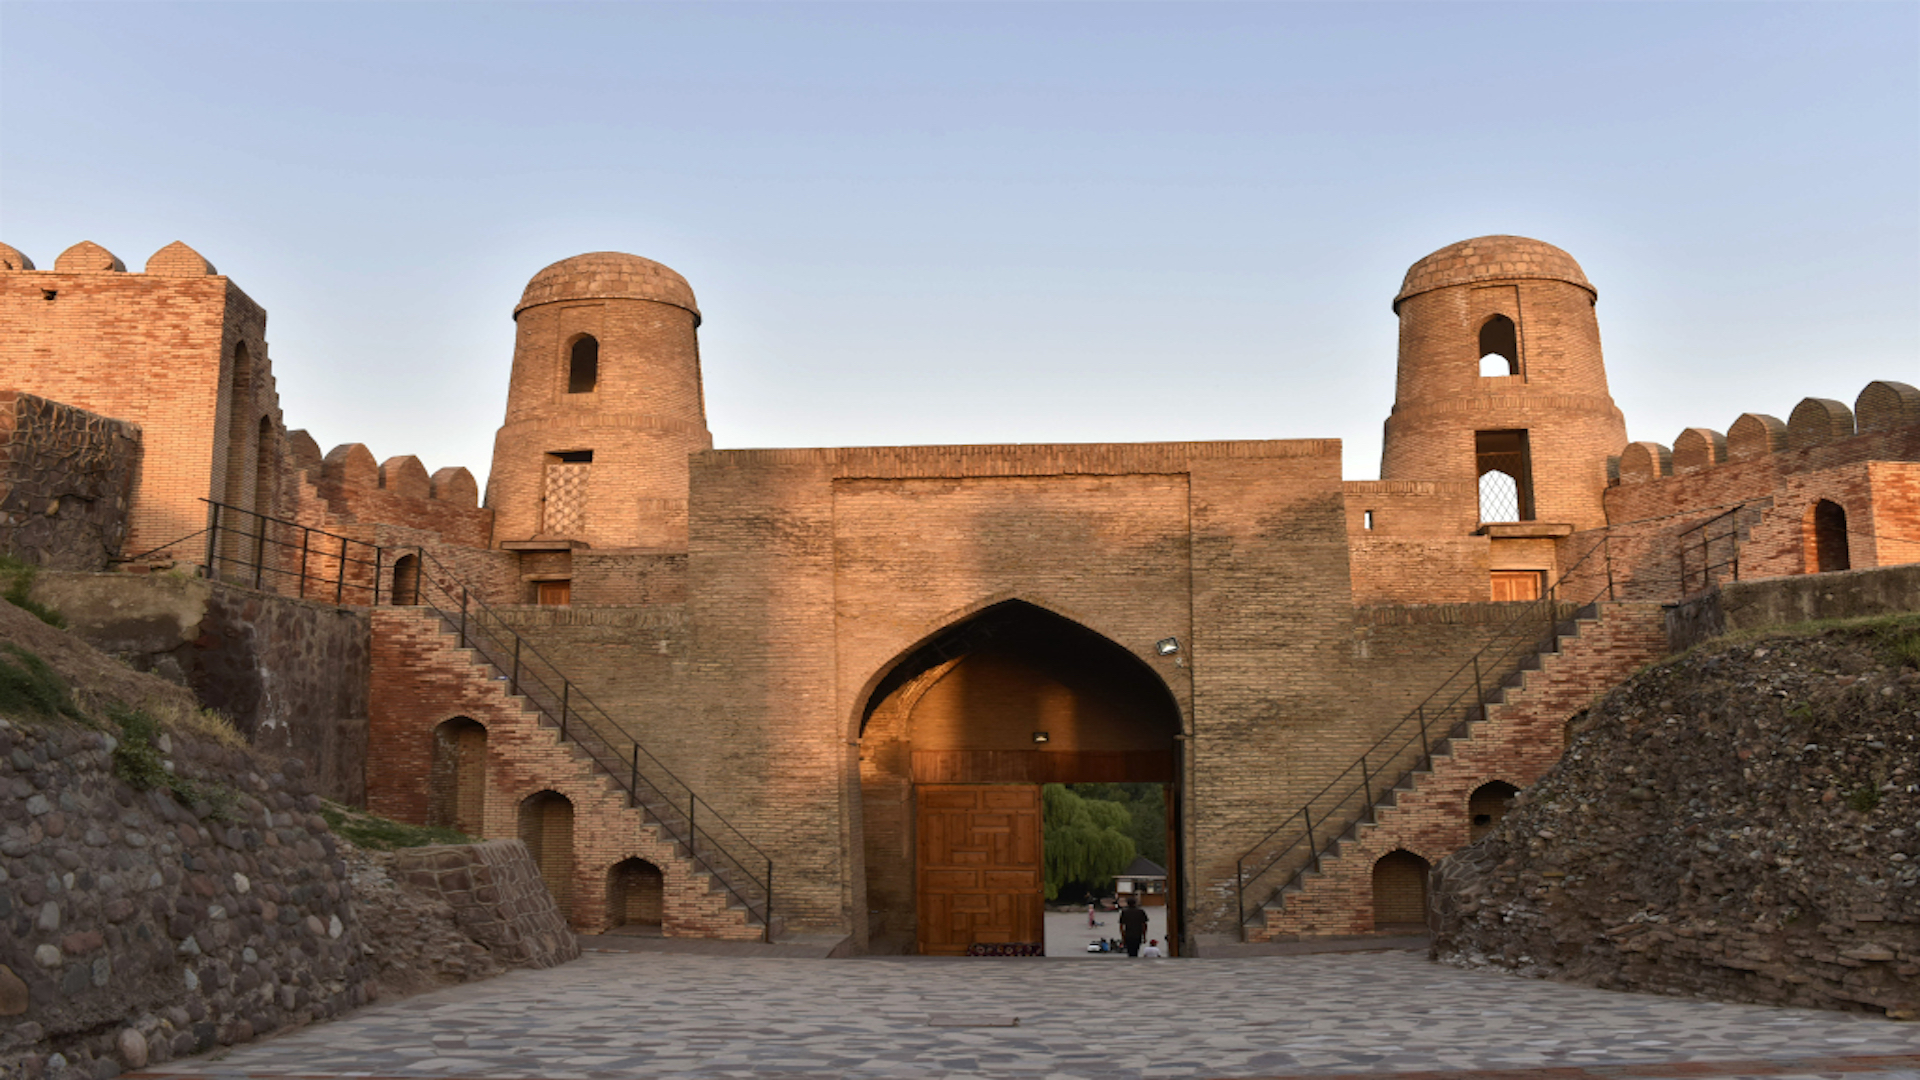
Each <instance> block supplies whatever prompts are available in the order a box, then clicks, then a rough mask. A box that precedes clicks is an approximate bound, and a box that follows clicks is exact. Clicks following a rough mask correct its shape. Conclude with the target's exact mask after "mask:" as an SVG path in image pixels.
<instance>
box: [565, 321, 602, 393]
mask: <svg viewBox="0 0 1920 1080" xmlns="http://www.w3.org/2000/svg"><path fill="white" fill-rule="evenodd" d="M599 384H600V342H599V340H598V339H597V338H595V337H594V336H593V335H592V334H583V335H581V337H580V340H578V341H576V342H574V343H573V349H572V351H571V352H570V353H569V355H568V357H567V393H569V394H590V393H592V392H593V389H594V387H596V386H598V385H599Z"/></svg>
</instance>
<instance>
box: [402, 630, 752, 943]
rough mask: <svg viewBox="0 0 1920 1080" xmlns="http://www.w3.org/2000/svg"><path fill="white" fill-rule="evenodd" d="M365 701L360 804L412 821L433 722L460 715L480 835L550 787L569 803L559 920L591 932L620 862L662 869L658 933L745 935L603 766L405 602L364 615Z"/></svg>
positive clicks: (421, 817) (505, 831)
mask: <svg viewBox="0 0 1920 1080" xmlns="http://www.w3.org/2000/svg"><path fill="white" fill-rule="evenodd" d="M372 617H373V655H374V677H373V708H372V710H371V716H370V717H369V721H368V744H369V755H368V765H367V787H368V800H367V802H368V808H369V809H371V810H372V811H373V812H375V813H377V814H382V815H385V816H388V817H393V818H396V819H399V820H402V821H410V822H418V823H424V822H425V821H426V820H427V817H428V814H429V813H430V809H431V808H430V805H429V804H430V793H429V791H428V789H427V787H426V785H425V784H423V783H421V780H422V778H425V777H427V776H429V775H431V774H432V772H433V752H434V743H435V738H434V733H435V729H436V728H437V727H438V725H439V724H441V723H442V722H444V721H446V720H449V719H453V718H455V717H466V718H468V719H470V720H472V721H474V722H476V723H478V724H480V725H481V726H482V727H484V728H485V729H486V733H487V734H486V739H487V741H486V746H487V751H486V753H487V777H486V795H485V806H484V809H483V812H482V821H483V826H482V830H481V832H482V835H483V836H484V837H486V838H488V839H517V838H519V837H520V836H521V821H522V814H521V811H522V807H523V805H524V804H525V803H526V801H527V799H528V798H529V797H530V796H535V795H539V794H540V793H542V792H553V793H555V794H557V795H559V796H562V797H564V798H565V799H566V800H567V801H568V803H570V804H571V806H572V810H573V828H572V837H571V848H572V851H571V856H572V858H571V863H572V867H573V871H572V881H571V887H570V888H569V889H567V890H566V892H567V893H568V894H569V895H568V897H567V900H568V903H567V904H566V905H565V906H566V910H565V914H566V916H567V918H568V921H569V923H570V924H571V925H572V926H573V927H574V928H575V929H577V930H580V931H582V932H585V933H597V932H599V931H601V930H603V929H605V928H606V927H607V926H608V925H609V923H610V921H611V920H610V917H609V913H608V911H607V897H608V887H609V878H610V872H611V871H612V869H613V867H614V866H615V865H616V864H618V863H620V862H622V861H624V860H626V859H630V858H639V859H644V860H646V861H648V862H650V863H652V864H653V865H655V866H657V867H659V868H661V870H662V872H663V874H664V910H665V915H664V928H665V932H666V933H667V934H668V935H669V936H686V937H721V938H735V939H741V940H752V939H755V938H757V937H759V935H760V932H761V931H760V929H759V928H758V927H756V926H749V925H748V924H747V923H746V920H745V918H744V916H743V914H742V912H741V909H739V908H737V907H728V906H727V904H726V901H725V898H724V896H723V895H722V894H720V893H717V892H715V891H713V890H712V889H711V888H710V879H709V877H708V875H706V874H705V873H703V872H702V871H701V870H700V869H699V868H698V867H697V866H695V865H693V864H691V863H690V862H689V861H688V860H687V859H686V858H684V857H683V856H682V855H681V853H680V852H679V851H677V850H676V848H675V846H674V845H673V844H672V843H670V842H667V841H665V840H663V839H662V838H661V837H660V835H659V834H658V833H657V831H656V826H653V825H651V824H649V823H648V822H647V820H646V819H645V817H644V815H643V814H642V813H641V812H640V811H637V810H634V809H631V808H630V807H628V805H627V796H626V793H625V792H624V791H619V790H616V789H615V788H614V787H613V785H612V784H611V783H610V782H609V780H608V778H607V776H606V775H605V774H604V773H601V772H598V771H596V769H595V767H594V765H593V764H592V762H591V760H590V759H588V758H587V757H586V756H585V755H584V754H583V753H582V751H581V750H580V749H579V748H578V747H577V746H576V745H574V744H572V743H563V742H561V741H560V739H559V737H558V732H557V731H556V730H555V729H553V728H551V727H545V726H543V725H542V724H541V723H540V722H539V719H538V716H537V714H535V713H533V712H531V711H530V710H528V709H527V708H526V707H525V706H524V705H523V704H522V703H521V701H520V700H519V699H517V698H514V697H511V696H509V694H508V692H507V685H506V683H505V682H504V681H501V680H498V679H495V678H494V677H493V676H492V673H491V670H490V669H488V668H486V667H484V666H483V665H479V664H476V663H474V662H473V660H472V657H471V654H470V653H469V652H467V651H466V650H463V649H460V648H458V647H457V646H458V642H457V641H456V640H455V639H454V637H453V636H452V635H450V634H444V633H442V632H441V631H440V628H439V625H438V622H437V620H434V619H432V618H430V617H427V616H425V615H422V614H421V613H419V612H417V611H414V610H411V609H407V608H380V609H375V610H374V612H373V616H372Z"/></svg>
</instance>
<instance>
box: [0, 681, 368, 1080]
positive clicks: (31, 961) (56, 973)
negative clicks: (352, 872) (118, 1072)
mask: <svg viewBox="0 0 1920 1080" xmlns="http://www.w3.org/2000/svg"><path fill="white" fill-rule="evenodd" d="M116 746H117V744H116V742H115V741H114V740H113V738H111V737H110V736H108V735H107V734H105V733H103V732H101V731H96V730H90V729H87V728H84V727H81V726H78V725H72V724H44V723H38V722H26V721H21V720H18V719H15V720H10V721H0V787H4V790H5V791H6V794H7V796H8V797H7V798H4V799H0V922H3V923H4V925H5V927H6V933H5V934H0V1018H4V1019H0V1023H4V1024H5V1025H6V1026H5V1027H0V1071H3V1072H4V1073H5V1074H6V1075H10V1076H19V1075H32V1076H46V1077H49V1078H53V1080H65V1078H68V1077H78V1076H92V1077H98V1076H102V1075H107V1076H110V1075H112V1074H113V1072H114V1071H115V1069H117V1068H129V1069H131V1068H138V1067H140V1066H143V1065H146V1064H149V1063H154V1062H163V1061H167V1060H169V1059H171V1058H174V1057H177V1056H180V1055H183V1054H191V1053H197V1052H200V1051H204V1050H207V1049H210V1048H212V1047H213V1046H215V1045H216V1044H227V1043H235V1042H245V1041H247V1040H249V1039H252V1038H255V1037H257V1036H260V1035H264V1034H266V1033H267V1032H270V1031H274V1030H277V1029H280V1028H286V1027H294V1026H298V1025H301V1024H305V1023H309V1022H312V1021H315V1020H320V1019H324V1018H327V1017H331V1016H336V1015H338V1014H339V1013H341V1012H342V1011H344V1010H346V1009H348V1008H351V1007H353V1006H355V1005H359V1004H361V1003H362V1002H363V1001H365V1000H366V997H367V994H366V986H365V983H366V979H367V974H368V969H367V967H366V964H365V958H364V950H363V947H362V944H363V943H362V938H361V933H360V929H359V927H358V925H357V922H356V920H355V917H354V912H353V908H352V905H351V903H350V892H351V890H350V886H349V884H348V881H347V872H346V867H345V864H344V863H343V862H342V861H341V860H340V859H339V858H338V857H337V853H336V845H335V841H334V838H333V836H332V834H331V833H329V832H328V830H327V826H326V823H325V822H324V821H323V820H322V819H321V817H320V815H319V814H318V813H316V811H317V810H318V809H319V807H320V800H319V797H318V796H317V795H314V794H313V793H312V792H311V791H310V790H309V788H308V783H307V779H306V776H305V770H304V768H303V767H302V766H301V764H300V762H299V761H298V760H297V759H292V760H289V761H287V762H286V763H285V765H284V766H274V765H272V764H270V763H269V762H268V761H267V759H266V758H264V757H262V756H259V755H255V754H253V753H251V752H249V751H247V750H245V749H237V748H231V747H224V746H220V745H218V744H215V743H199V742H192V741H188V740H186V739H184V738H182V737H181V736H178V735H166V736H162V737H161V738H160V739H159V740H157V743H156V748H157V749H158V750H159V752H160V753H161V754H162V756H163V760H165V761H167V762H169V763H170V764H171V766H172V768H173V770H174V774H175V775H176V776H179V777H183V778H187V779H190V780H192V781H193V782H194V783H196V784H198V785H199V786H200V790H201V791H202V792H203V793H205V797H204V798H201V799H198V800H196V801H195V802H194V804H193V805H192V806H191V807H188V806H184V805H182V804H181V803H180V802H178V801H177V800H176V799H175V797H174V795H173V794H172V793H170V792H168V791H167V790H165V789H164V788H155V789H153V790H149V791H138V790H136V789H135V788H133V787H132V786H131V785H129V784H128V783H127V782H126V781H124V780H122V779H120V778H119V777H117V776H116V775H115V774H114V768H113V751H114V749H115V748H116Z"/></svg>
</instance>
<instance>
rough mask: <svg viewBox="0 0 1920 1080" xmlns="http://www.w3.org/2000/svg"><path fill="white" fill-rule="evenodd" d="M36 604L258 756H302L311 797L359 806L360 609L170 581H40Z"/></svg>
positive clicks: (362, 711)
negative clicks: (169, 688)
mask: <svg viewBox="0 0 1920 1080" xmlns="http://www.w3.org/2000/svg"><path fill="white" fill-rule="evenodd" d="M33 597H34V599H36V600H38V601H39V602H41V603H43V604H46V605H48V606H50V607H52V608H54V609H55V610H58V611H59V612H60V613H61V614H62V615H64V616H65V617H66V619H67V623H68V625H69V626H70V627H71V628H72V631H73V633H74V634H76V635H77V636H79V637H80V638H81V639H82V640H84V641H86V642H87V643H88V644H90V645H92V646H93V647H94V648H96V649H99V650H101V651H102V652H106V653H111V654H113V655H115V656H118V657H120V658H121V659H123V660H126V661H127V662H129V663H130V664H132V665H133V666H134V667H136V668H139V669H141V670H143V671H151V672H153V673H154V674H156V675H160V676H162V677H163V678H166V679H168V680H169V681H172V682H174V683H178V684H180V685H182V686H186V687H188V688H190V689H191V690H193V692H194V696H196V697H197V698H199V699H200V703H201V704H202V705H204V706H206V707H207V708H210V709H214V710H217V711H218V712H220V713H222V714H223V715H225V716H226V717H228V718H229V719H231V720H232V721H233V723H234V726H235V727H236V728H238V729H239V730H240V733H241V734H242V735H245V736H246V737H247V740H248V741H249V742H251V743H252V744H253V745H254V746H255V747H258V748H259V749H261V750H264V751H268V752H270V753H273V754H276V755H281V756H284V755H287V754H292V755H295V756H298V757H300V758H301V759H303V760H304V761H305V762H306V763H307V766H308V768H309V769H310V770H311V775H312V777H313V785H314V787H315V790H316V791H317V792H318V793H319V794H321V795H323V796H325V797H326V798H329V799H332V800H334V801H335V802H341V803H346V804H348V805H350V806H364V805H365V804H366V755H367V749H366V748H367V694H368V686H369V680H370V678H371V675H370V670H369V664H370V662H371V660H370V646H369V642H370V637H371V633H372V631H371V629H370V625H369V622H368V615H367V610H366V609H365V608H345V607H338V606H335V605H333V604H323V603H316V602H313V601H309V600H295V599H292V598H290V597H285V596H275V595H273V594H272V593H266V592H258V591H255V590H253V589H245V588H241V587H239V586H235V585H227V584H222V583H220V582H212V581H205V580H202V579H200V578H189V577H184V576H174V575H170V574H141V575H135V574H44V573H43V574H40V575H38V577H36V578H35V581H34V586H33Z"/></svg>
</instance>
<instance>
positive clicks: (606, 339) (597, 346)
mask: <svg viewBox="0 0 1920 1080" xmlns="http://www.w3.org/2000/svg"><path fill="white" fill-rule="evenodd" d="M513 317H514V320H515V322H517V323H518V324H519V326H518V333H517V335H516V337H515V340H514V347H513V378H512V382H511V383H510V384H509V386H508V390H507V420H506V423H505V424H503V425H501V428H500V431H499V434H498V435H496V436H495V437H494V443H493V470H492V472H491V473H490V474H489V476H488V477H487V505H488V506H490V507H492V508H493V511H494V543H495V544H496V545H500V546H506V547H516V548H526V547H528V546H529V542H532V541H540V542H542V543H543V544H546V545H556V546H557V545H568V546H575V547H578V546H587V547H593V548H652V549H662V548H665V549H684V548H685V547H686V546H687V455H688V454H690V453H693V452H694V451H697V450H708V449H711V448H712V447H713V436H712V435H711V434H709V433H708V431H707V419H706V404H705V401H704V399H703V397H702V394H701V390H700V347H699V342H698V340H697V337H696V334H695V328H696V327H698V326H699V325H700V309H699V308H698V307H697V306H695V304H694V300H693V289H692V288H691V287H690V286H688V285H687V282H686V279H685V278H683V277H681V276H680V275H679V274H676V273H674V272H673V271H672V270H669V269H667V268H666V267H664V266H662V265H660V264H659V263H657V262H654V261H652V260H650V259H642V258H640V257H639V256H637V255H623V254H620V253H618V252H611V251H601V252H594V253H592V254H588V255H576V256H574V257H573V258H571V259H564V260H562V261H560V262H557V263H554V264H553V265H552V266H549V267H547V268H546V269H545V270H542V271H540V272H539V273H538V274H535V275H534V276H533V280H532V281H530V282H528V283H527V290H526V292H525V293H524V294H523V295H522V296H521V297H520V304H519V306H518V307H516V308H514V310H513Z"/></svg>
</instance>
